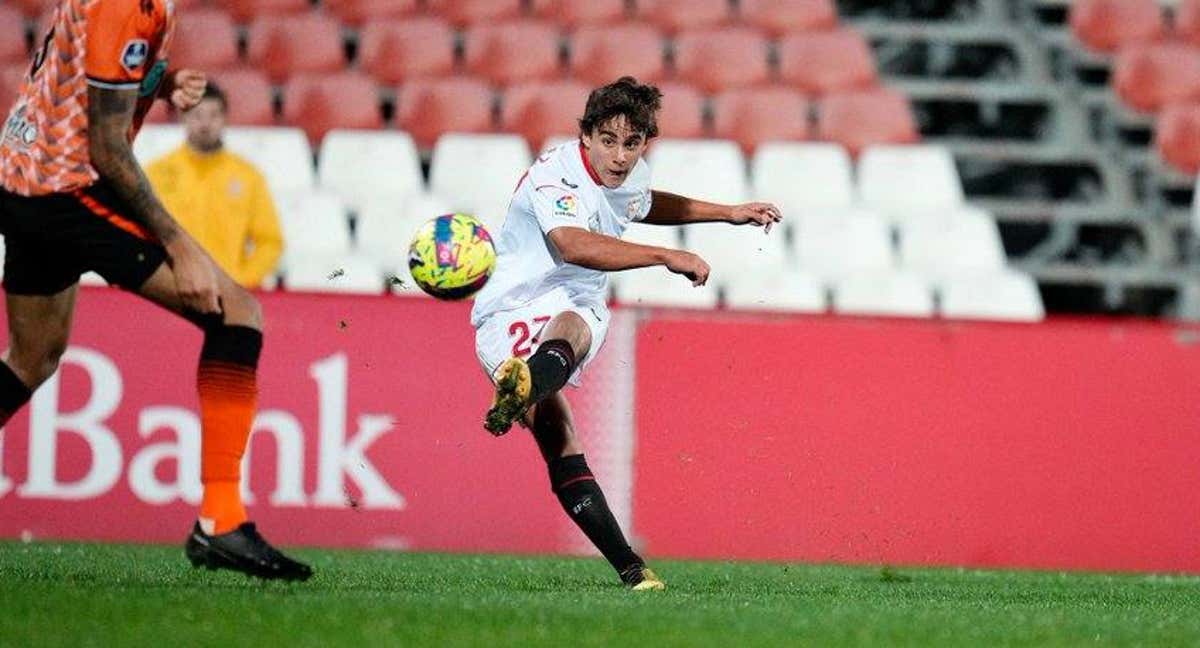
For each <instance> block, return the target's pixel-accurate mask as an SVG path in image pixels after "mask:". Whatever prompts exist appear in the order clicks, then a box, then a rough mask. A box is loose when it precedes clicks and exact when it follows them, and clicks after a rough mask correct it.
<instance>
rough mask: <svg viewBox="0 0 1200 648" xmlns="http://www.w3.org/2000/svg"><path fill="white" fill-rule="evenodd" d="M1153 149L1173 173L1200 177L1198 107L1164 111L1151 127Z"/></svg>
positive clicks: (1182, 106)
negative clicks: (1174, 171)
mask: <svg viewBox="0 0 1200 648" xmlns="http://www.w3.org/2000/svg"><path fill="white" fill-rule="evenodd" d="M1154 148H1155V149H1157V150H1158V155H1159V156H1160V157H1161V158H1162V159H1163V160H1164V161H1165V162H1166V163H1167V164H1169V165H1171V166H1172V167H1174V168H1175V169H1177V170H1179V171H1181V172H1183V173H1186V174H1188V175H1191V176H1195V175H1196V174H1197V173H1200V104H1197V103H1175V104H1171V105H1169V106H1167V107H1165V108H1163V111H1162V113H1160V114H1159V116H1158V122H1157V124H1155V127H1154Z"/></svg>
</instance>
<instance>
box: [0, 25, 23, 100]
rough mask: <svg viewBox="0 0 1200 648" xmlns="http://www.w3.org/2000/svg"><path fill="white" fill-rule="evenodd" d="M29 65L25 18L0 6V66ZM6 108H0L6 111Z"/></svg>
mask: <svg viewBox="0 0 1200 648" xmlns="http://www.w3.org/2000/svg"><path fill="white" fill-rule="evenodd" d="M7 63H26V64H28V63H29V53H28V52H27V51H26V50H25V16H22V15H21V12H20V11H19V10H18V9H17V8H16V7H10V6H8V5H0V65H4V64H7ZM7 109H8V106H7V105H6V106H5V107H4V108H0V110H7Z"/></svg>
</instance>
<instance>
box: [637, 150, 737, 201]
mask: <svg viewBox="0 0 1200 648" xmlns="http://www.w3.org/2000/svg"><path fill="white" fill-rule="evenodd" d="M648 161H649V163H650V168H651V169H653V170H654V188H655V189H661V190H663V191H670V192H672V193H677V194H680V195H683V196H688V197H691V198H698V199H700V200H707V201H710V202H718V203H723V204H734V203H740V202H745V200H746V196H747V195H748V194H749V191H748V190H747V187H746V165H745V161H744V160H743V158H742V151H741V149H739V148H738V146H737V144H735V143H733V142H730V141H727V140H677V139H662V140H659V141H657V142H655V143H654V144H653V146H652V147H651V149H650V153H649V160H648Z"/></svg>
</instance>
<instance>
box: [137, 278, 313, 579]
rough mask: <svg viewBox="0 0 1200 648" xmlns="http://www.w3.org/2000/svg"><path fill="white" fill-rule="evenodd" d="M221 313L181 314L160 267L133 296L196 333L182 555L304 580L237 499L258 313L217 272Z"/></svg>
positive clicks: (250, 410)
mask: <svg viewBox="0 0 1200 648" xmlns="http://www.w3.org/2000/svg"><path fill="white" fill-rule="evenodd" d="M217 286H218V292H219V300H220V303H221V309H222V312H221V313H220V314H218V315H200V314H197V313H195V312H191V311H188V310H187V309H186V308H185V307H184V306H183V302H182V300H181V299H180V297H179V295H178V293H177V292H176V284H175V276H174V274H173V273H172V271H171V268H170V267H169V266H168V265H167V264H165V263H164V264H162V265H161V266H159V268H158V269H157V270H156V271H155V272H154V274H153V275H151V276H150V278H149V279H148V280H146V282H145V283H144V284H143V285H142V287H141V288H140V289H139V290H138V293H139V294H141V295H142V296H143V297H145V298H147V299H149V300H151V301H153V302H155V303H157V304H160V305H162V306H164V307H166V308H168V309H170V310H172V311H174V312H176V313H178V314H180V315H182V316H183V317H185V318H187V319H188V320H189V321H191V322H194V323H195V324H197V325H198V326H199V327H200V328H201V329H203V331H204V346H203V348H202V350H201V352H200V364H199V369H198V371H197V376H196V383H197V389H198V391H199V394H200V420H201V457H200V479H201V481H202V482H203V484H204V498H203V500H202V502H201V504H200V515H199V519H198V521H197V522H196V525H195V527H194V528H193V529H192V533H191V534H190V535H189V536H188V541H187V545H186V547H185V549H186V551H187V555H188V558H189V559H190V560H191V561H192V564H194V565H196V566H199V565H202V564H203V565H205V566H207V567H208V568H209V569H217V568H227V569H234V570H237V571H241V572H244V573H247V574H250V575H254V576H259V577H262V578H279V579H286V580H307V579H308V577H309V576H311V575H312V570H311V569H310V568H309V567H308V565H305V564H303V563H300V562H297V561H294V560H292V559H290V558H288V557H287V556H285V555H283V554H282V553H280V552H279V551H277V550H275V549H274V548H273V547H271V545H270V544H268V543H267V542H266V540H265V539H263V537H262V536H261V535H259V533H258V530H257V528H256V527H255V525H254V524H253V523H252V522H248V521H247V516H246V509H245V507H244V506H243V505H242V499H241V490H240V486H241V461H242V455H243V454H244V453H245V450H246V442H247V440H248V439H249V437H250V428H251V425H252V424H253V421H254V412H255V408H256V405H257V399H258V387H257V378H256V375H257V370H258V358H259V352H260V351H261V349H262V308H261V307H260V306H259V303H258V300H257V299H255V297H254V295H252V294H251V293H250V292H249V291H247V290H246V289H245V288H243V287H241V286H239V285H238V284H237V283H236V282H235V281H233V279H232V278H230V277H229V275H228V274H226V273H225V272H221V271H218V272H217Z"/></svg>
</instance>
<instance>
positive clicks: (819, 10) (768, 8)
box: [738, 0, 838, 36]
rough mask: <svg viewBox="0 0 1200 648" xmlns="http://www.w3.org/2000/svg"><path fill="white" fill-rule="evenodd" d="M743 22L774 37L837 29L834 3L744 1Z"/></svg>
mask: <svg viewBox="0 0 1200 648" xmlns="http://www.w3.org/2000/svg"><path fill="white" fill-rule="evenodd" d="M738 6H739V8H740V10H741V16H742V21H744V22H745V23H746V24H748V25H751V26H754V27H758V28H759V29H763V30H766V31H767V32H769V33H770V34H771V35H772V36H782V35H784V34H787V33H795V32H804V31H814V30H820V29H832V28H833V27H836V26H837V21H838V16H837V7H835V6H834V3H833V0H741V1H740V3H739V5H738Z"/></svg>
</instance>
